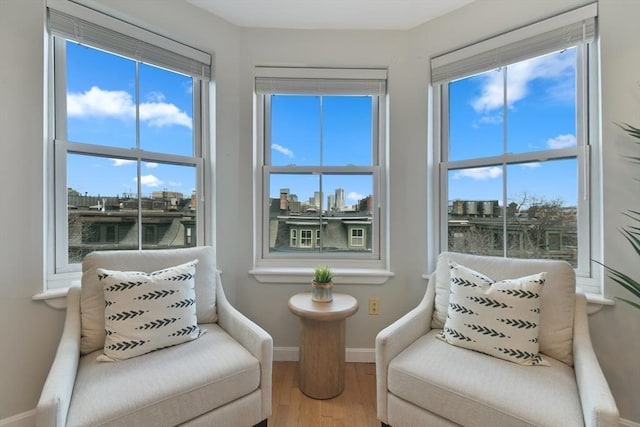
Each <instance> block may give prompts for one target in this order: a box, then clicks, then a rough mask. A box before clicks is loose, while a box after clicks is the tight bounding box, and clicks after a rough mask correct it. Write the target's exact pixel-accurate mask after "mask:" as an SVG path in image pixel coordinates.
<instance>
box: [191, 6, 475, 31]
mask: <svg viewBox="0 0 640 427" xmlns="http://www.w3.org/2000/svg"><path fill="white" fill-rule="evenodd" d="M186 1H187V2H189V3H191V4H193V5H195V6H197V7H200V8H202V9H204V10H206V11H208V12H211V13H213V14H215V15H217V16H219V17H220V18H222V19H224V20H226V21H229V22H231V23H232V24H235V25H238V26H241V27H255V28H292V29H331V30H340V29H351V30H353V29H355V30H408V29H410V28H413V27H416V26H418V25H420V24H423V23H424V22H427V21H429V20H431V19H434V18H437V17H438V16H441V15H444V14H446V13H449V12H451V11H453V10H455V9H457V8H459V7H462V6H464V5H466V4H469V3H471V2H472V1H474V0H186Z"/></svg>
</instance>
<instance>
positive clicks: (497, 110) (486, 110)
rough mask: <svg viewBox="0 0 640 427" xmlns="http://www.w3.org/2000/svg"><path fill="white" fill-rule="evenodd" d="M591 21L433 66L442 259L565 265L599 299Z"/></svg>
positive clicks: (534, 28)
mask: <svg viewBox="0 0 640 427" xmlns="http://www.w3.org/2000/svg"><path fill="white" fill-rule="evenodd" d="M596 14H597V8H596V5H595V4H594V5H589V6H585V7H582V8H580V9H577V10H574V11H572V12H568V13H566V14H563V15H559V16H556V17H554V18H551V19H548V20H545V21H542V22H539V23H536V24H533V25H531V26H528V27H525V28H522V29H519V30H516V31H513V32H511V33H508V34H504V35H502V36H498V37H496V38H493V39H489V40H486V41H484V42H481V43H478V44H476V45H472V46H469V47H466V48H463V49H461V50H458V51H455V52H451V53H448V54H445V55H442V56H439V57H436V58H433V59H432V61H431V72H432V83H433V87H434V100H435V103H434V105H435V108H434V111H435V112H436V117H435V120H434V124H435V126H434V128H435V135H436V137H435V138H434V139H435V141H438V142H439V143H437V144H435V145H436V147H435V149H436V153H435V159H437V162H436V164H437V165H438V166H439V170H438V173H437V176H436V177H435V182H437V183H438V185H437V188H438V189H439V194H437V195H436V198H437V199H438V203H437V204H436V206H438V207H439V209H438V211H437V212H435V214H434V218H438V219H439V221H438V222H439V233H438V234H439V243H440V244H439V248H438V249H439V250H450V251H457V252H465V253H474V254H483V255H497V256H508V257H517V258H550V259H562V260H566V261H568V262H569V263H571V264H572V265H573V267H574V268H575V269H576V273H577V274H578V276H579V278H580V280H581V284H582V285H583V286H584V287H585V288H586V289H587V290H590V291H594V292H598V289H599V288H598V285H597V284H595V281H593V280H591V279H593V278H594V277H595V276H596V274H595V272H594V270H595V269H594V268H593V264H592V261H591V259H592V257H594V253H595V254H597V247H598V237H597V236H598V233H597V231H596V230H597V229H598V215H597V213H598V210H599V209H598V206H599V202H598V200H599V199H598V190H597V189H598V185H597V182H598V181H597V177H598V168H597V164H598V162H597V153H598V150H599V143H598V133H599V132H598V129H599V127H598V114H599V113H598V86H597V60H598V55H597V51H596V47H597V44H596V42H595V40H596V39H595V33H596ZM596 256H597V255H596Z"/></svg>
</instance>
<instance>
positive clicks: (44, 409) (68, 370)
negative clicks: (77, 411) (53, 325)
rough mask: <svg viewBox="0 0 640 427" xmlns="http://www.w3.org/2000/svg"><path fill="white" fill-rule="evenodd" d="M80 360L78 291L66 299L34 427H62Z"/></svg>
mask: <svg viewBox="0 0 640 427" xmlns="http://www.w3.org/2000/svg"><path fill="white" fill-rule="evenodd" d="M79 360H80V288H77V287H72V288H70V289H69V293H68V295H67V315H66V318H65V322H64V329H63V331H62V337H61V338H60V343H59V344H58V350H57V351H56V355H55V358H54V359H53V364H52V365H51V369H50V370H49V374H48V376H47V379H46V381H45V383H44V386H43V388H42V393H41V395H40V400H39V401H38V406H37V407H36V426H37V427H64V426H65V425H66V422H67V412H68V411H69V404H70V403H71V393H72V392H73V385H74V383H75V380H76V372H77V371H78V362H79Z"/></svg>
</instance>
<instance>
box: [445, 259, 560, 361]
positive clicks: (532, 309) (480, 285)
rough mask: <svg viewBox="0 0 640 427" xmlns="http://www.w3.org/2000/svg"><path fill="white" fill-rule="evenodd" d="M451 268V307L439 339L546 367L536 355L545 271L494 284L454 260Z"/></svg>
mask: <svg viewBox="0 0 640 427" xmlns="http://www.w3.org/2000/svg"><path fill="white" fill-rule="evenodd" d="M449 271H450V276H451V287H450V289H451V293H450V295H449V309H448V312H447V313H448V314H447V319H446V321H445V323H444V329H443V330H442V333H441V334H439V335H438V337H439V338H441V339H443V340H444V341H446V342H447V343H449V344H453V345H457V346H459V347H464V348H468V349H471V350H476V351H481V352H483V353H485V354H489V355H491V356H495V357H498V358H501V359H504V360H508V361H510V362H514V363H519V364H521V365H548V363H547V362H545V361H544V359H543V358H542V356H540V355H539V354H538V322H539V317H540V315H539V313H540V293H541V291H542V287H543V285H544V280H545V273H544V272H542V273H538V274H534V275H531V276H526V277H520V278H517V279H509V280H501V281H497V282H496V281H494V280H492V279H490V278H489V277H487V276H485V275H483V274H481V273H478V272H476V271H474V270H472V269H470V268H467V267H465V266H463V265H460V264H458V263H455V262H453V261H449Z"/></svg>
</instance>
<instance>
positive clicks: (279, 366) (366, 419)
mask: <svg viewBox="0 0 640 427" xmlns="http://www.w3.org/2000/svg"><path fill="white" fill-rule="evenodd" d="M272 399H273V414H272V415H271V417H269V426H270V427H374V426H380V422H379V421H378V420H377V419H376V368H375V364H373V363H347V364H346V370H345V387H344V391H343V392H342V393H341V394H340V395H339V396H337V397H334V398H333V399H327V400H315V399H312V398H310V397H308V396H306V395H304V394H303V393H302V392H301V391H300V389H299V388H298V363H297V362H274V364H273V396H272Z"/></svg>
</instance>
